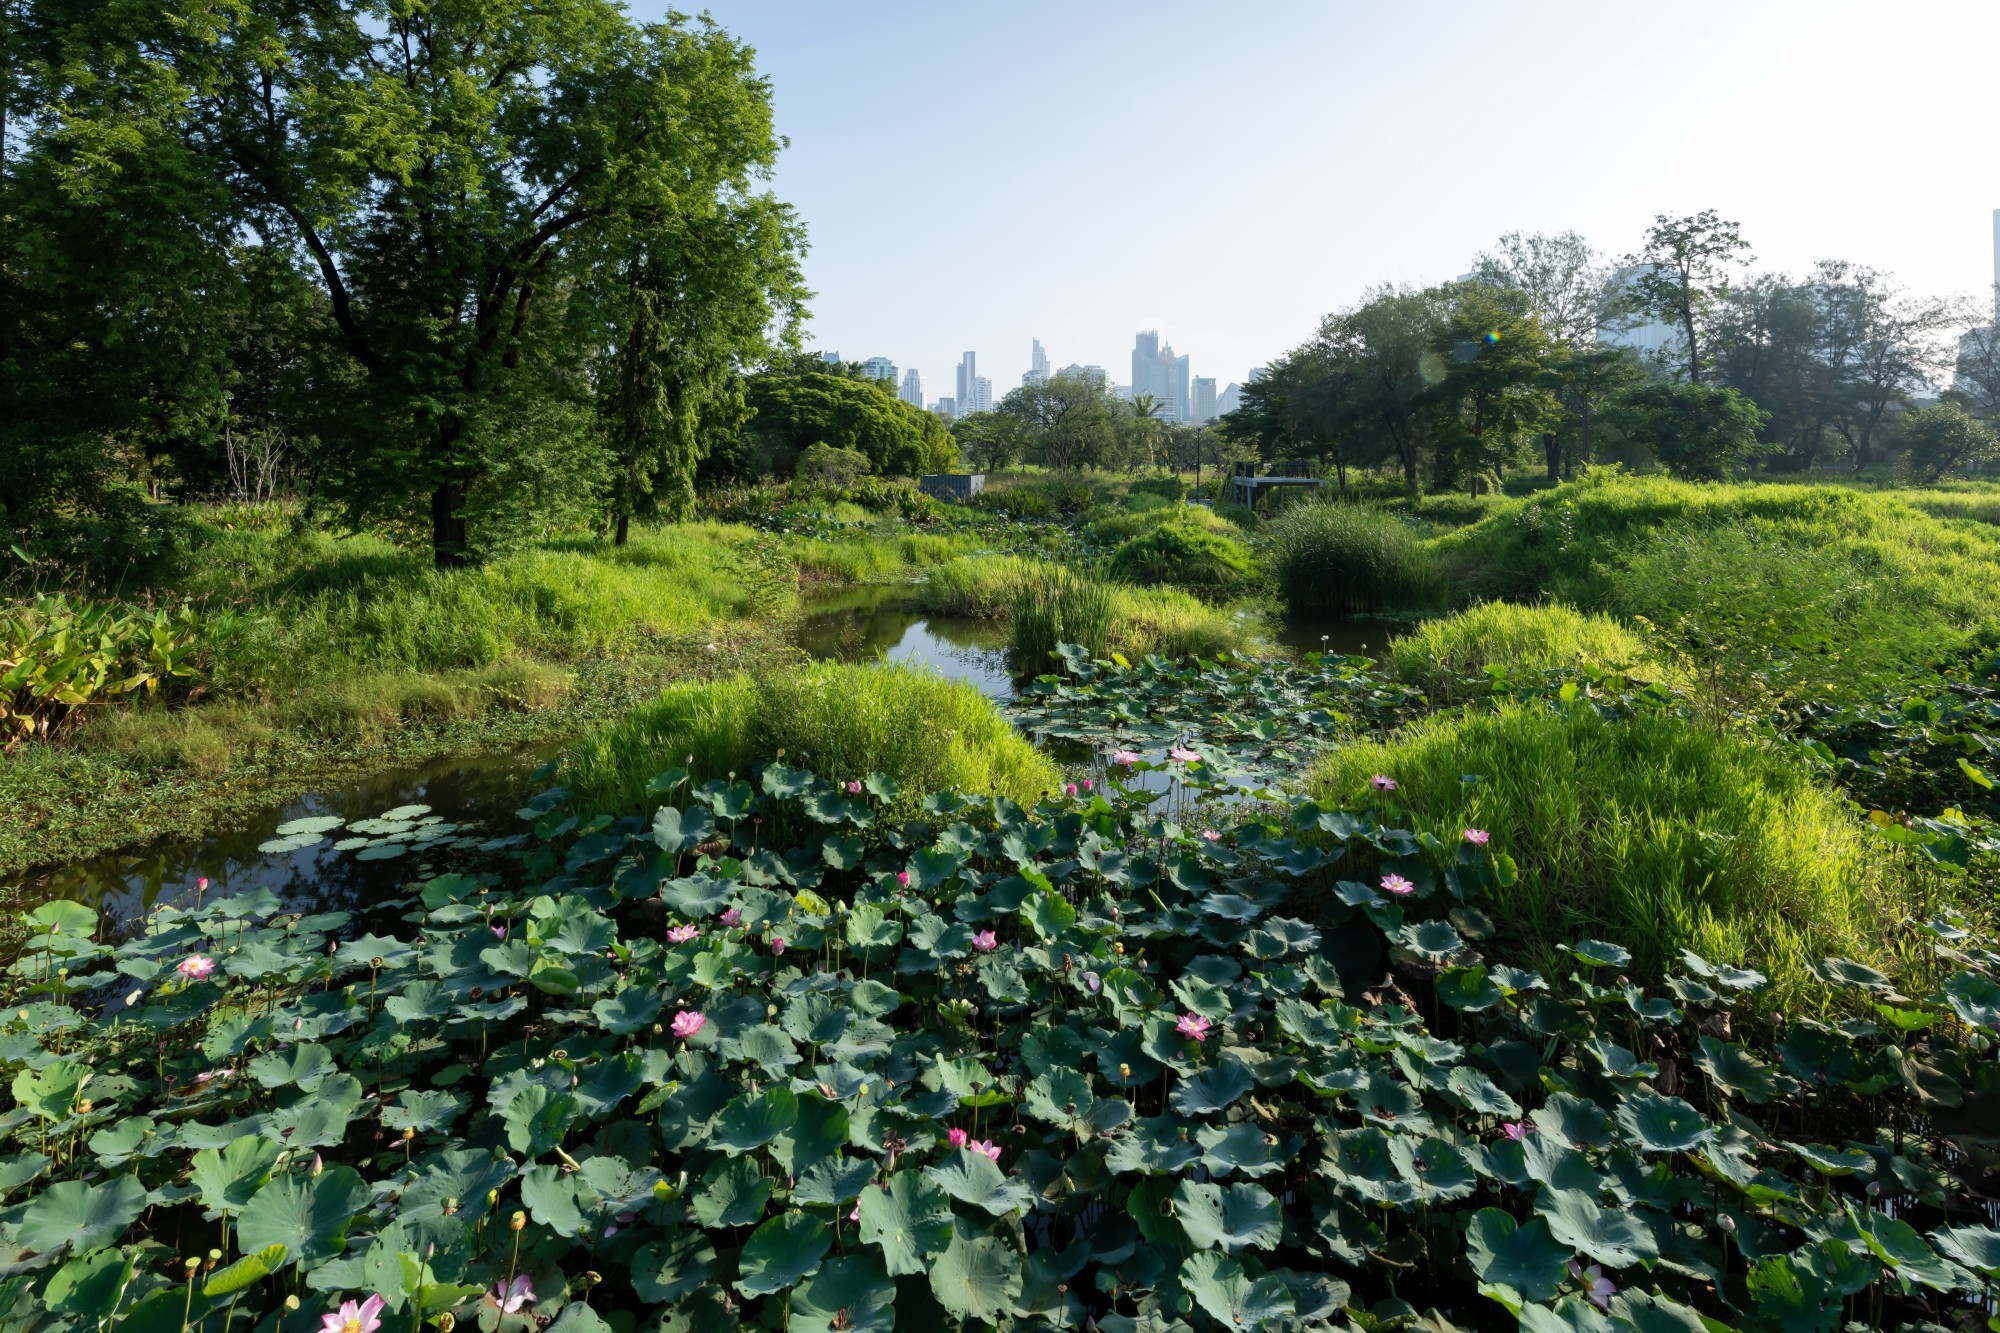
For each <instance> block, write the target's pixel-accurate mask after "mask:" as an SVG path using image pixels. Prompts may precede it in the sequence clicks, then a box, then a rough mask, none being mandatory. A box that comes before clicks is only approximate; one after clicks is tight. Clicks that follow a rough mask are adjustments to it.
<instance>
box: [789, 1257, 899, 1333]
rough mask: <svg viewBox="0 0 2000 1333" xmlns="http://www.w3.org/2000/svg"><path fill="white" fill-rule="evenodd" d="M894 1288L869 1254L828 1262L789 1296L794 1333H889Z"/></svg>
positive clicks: (892, 1322)
mask: <svg viewBox="0 0 2000 1333" xmlns="http://www.w3.org/2000/svg"><path fill="white" fill-rule="evenodd" d="M895 1299H896V1284H895V1283H894V1282H893V1281H891V1280H890V1278H889V1275H888V1273H886V1272H885V1271H883V1268H882V1262H881V1260H880V1259H879V1258H877V1257H876V1256H874V1255H869V1254H855V1255H845V1256H841V1257H838V1258H833V1259H828V1260H827V1261H826V1262H825V1263H823V1264H821V1265H820V1266H819V1271H818V1272H817V1273H814V1274H813V1275H812V1276H811V1277H809V1278H807V1279H806V1280H805V1282H804V1283H803V1284H802V1285H801V1286H800V1287H799V1289H798V1290H797V1291H795V1292H793V1293H792V1301H791V1327H792V1329H793V1330H794V1333H889V1330H891V1329H893V1328H895V1326H896V1311H895V1304H894V1303H895Z"/></svg>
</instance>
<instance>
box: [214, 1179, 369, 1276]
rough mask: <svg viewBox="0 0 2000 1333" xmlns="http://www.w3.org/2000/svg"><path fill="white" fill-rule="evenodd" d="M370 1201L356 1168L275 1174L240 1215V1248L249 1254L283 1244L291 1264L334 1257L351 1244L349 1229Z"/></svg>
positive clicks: (238, 1242) (366, 1186)
mask: <svg viewBox="0 0 2000 1333" xmlns="http://www.w3.org/2000/svg"><path fill="white" fill-rule="evenodd" d="M369 1199H370V1191H369V1189H368V1185H367V1182H365V1181H363V1180H362V1179H361V1176H360V1174H359V1173H358V1172H356V1171H355V1170H354V1169H353V1168H352V1167H346V1166H329V1167H327V1168H325V1169H324V1170H323V1171H321V1172H320V1174H319V1175H317V1176H308V1175H284V1176H274V1177H272V1178H271V1179H270V1180H269V1181H267V1182H266V1183H265V1185H264V1187H263V1188H262V1189H260V1190H258V1191H257V1193H256V1196H255V1197H254V1198H252V1199H251V1200H250V1202H249V1204H248V1205H247V1206H246V1207H245V1208H244V1209H243V1213H242V1216H241V1217H239V1218H238V1219H237V1223H236V1243H237V1247H238V1248H239V1249H240V1250H241V1251H242V1252H243V1253H245V1254H249V1253H252V1252H253V1251H258V1250H264V1249H268V1248H269V1247H271V1246H273V1245H282V1246H284V1247H285V1252H286V1254H287V1255H288V1256H289V1258H288V1259H287V1261H286V1262H287V1263H303V1264H306V1265H312V1264H316V1263H318V1262H319V1261H320V1260H322V1259H331V1258H332V1257H334V1256H335V1255H337V1254H339V1253H340V1252H341V1251H342V1250H343V1249H344V1248H346V1243H347V1229H348V1227H349V1226H350V1225H351V1224H352V1223H353V1221H354V1219H355V1216H356V1215H357V1214H359V1213H360V1212H361V1210H362V1209H364V1208H366V1207H367V1206H368V1202H369Z"/></svg>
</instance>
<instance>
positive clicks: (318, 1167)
mask: <svg viewBox="0 0 2000 1333" xmlns="http://www.w3.org/2000/svg"><path fill="white" fill-rule="evenodd" d="M324 1170H326V1163H325V1162H323V1161H321V1160H320V1155H319V1154H318V1153H314V1154H313V1165H312V1173H313V1174H314V1175H315V1176H317V1175H318V1174H319V1173H320V1172H322V1171H324Z"/></svg>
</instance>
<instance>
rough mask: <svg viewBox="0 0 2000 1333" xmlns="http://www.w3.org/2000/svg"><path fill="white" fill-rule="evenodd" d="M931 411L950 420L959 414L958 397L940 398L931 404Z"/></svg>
mask: <svg viewBox="0 0 2000 1333" xmlns="http://www.w3.org/2000/svg"><path fill="white" fill-rule="evenodd" d="M931 411H933V412H935V413H937V414H938V415H939V416H941V417H943V418H944V419H945V420H947V421H949V420H951V419H952V418H953V417H956V416H957V415H958V399H956V398H940V399H938V400H937V401H936V402H935V403H932V404H931Z"/></svg>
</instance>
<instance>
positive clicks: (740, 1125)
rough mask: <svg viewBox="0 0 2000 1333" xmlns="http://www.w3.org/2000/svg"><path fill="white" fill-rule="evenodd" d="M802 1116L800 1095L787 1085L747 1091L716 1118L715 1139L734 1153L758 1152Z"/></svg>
mask: <svg viewBox="0 0 2000 1333" xmlns="http://www.w3.org/2000/svg"><path fill="white" fill-rule="evenodd" d="M798 1119H799V1098H798V1094H797V1093H795V1092H793V1091H792V1090H791V1089H790V1088H787V1087H782V1086H781V1087H773V1088H766V1089H765V1090H764V1091H763V1092H758V1093H747V1092H746V1093H744V1094H743V1095H742V1096H740V1097H737V1098H736V1099H735V1100H734V1101H732V1102H730V1103H729V1105H727V1106H725V1107H723V1108H722V1114H720V1115H718V1116H717V1117H716V1118H715V1131H714V1138H713V1142H714V1143H715V1145H716V1146H717V1147H719V1148H721V1149H722V1150H723V1151H725V1152H727V1153H730V1154H731V1155H734V1154H737V1153H746V1152H754V1151H756V1150H757V1149H758V1148H761V1147H763V1146H764V1145H765V1144H767V1143H769V1142H770V1141H771V1140H772V1139H775V1138H777V1137H778V1135H780V1134H782V1133H784V1132H785V1131H786V1130H788V1129H790V1128H791V1127H792V1126H793V1125H794V1124H797V1123H798Z"/></svg>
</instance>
